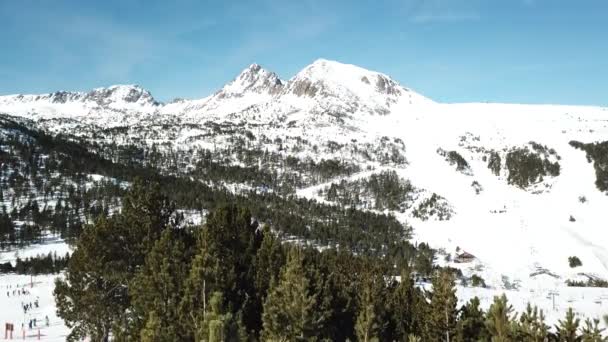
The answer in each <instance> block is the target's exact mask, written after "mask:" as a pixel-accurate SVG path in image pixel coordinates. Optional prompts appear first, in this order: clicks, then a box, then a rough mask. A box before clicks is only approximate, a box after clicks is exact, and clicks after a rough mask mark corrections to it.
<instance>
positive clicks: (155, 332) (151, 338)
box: [140, 311, 165, 342]
mask: <svg viewBox="0 0 608 342" xmlns="http://www.w3.org/2000/svg"><path fill="white" fill-rule="evenodd" d="M162 337H163V328H162V326H161V322H160V319H159V318H158V315H156V312H155V311H150V313H149V315H148V319H147V320H146V323H145V325H144V328H143V329H142V330H141V332H140V339H141V341H142V342H160V341H165V340H163V339H162Z"/></svg>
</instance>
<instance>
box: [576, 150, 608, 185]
mask: <svg viewBox="0 0 608 342" xmlns="http://www.w3.org/2000/svg"><path fill="white" fill-rule="evenodd" d="M570 146H572V147H574V148H577V149H579V150H583V151H585V153H586V154H587V160H588V161H589V162H590V163H591V162H593V168H594V169H595V178H596V179H595V185H596V187H597V188H598V189H599V190H600V191H608V141H603V142H597V143H589V144H585V143H582V142H579V141H574V140H573V141H570Z"/></svg>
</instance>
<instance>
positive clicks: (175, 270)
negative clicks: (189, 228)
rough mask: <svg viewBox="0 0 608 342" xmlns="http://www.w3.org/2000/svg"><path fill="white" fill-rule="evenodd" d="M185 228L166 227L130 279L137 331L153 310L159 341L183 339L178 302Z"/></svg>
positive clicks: (185, 264)
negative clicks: (136, 272) (158, 329)
mask: <svg viewBox="0 0 608 342" xmlns="http://www.w3.org/2000/svg"><path fill="white" fill-rule="evenodd" d="M185 235H186V232H185V231H184V230H170V229H167V230H165V231H164V232H163V233H162V235H161V237H160V239H159V240H158V241H157V242H156V244H155V245H154V247H153V248H152V250H151V251H150V252H149V253H148V255H147V257H146V263H145V265H144V267H143V268H142V269H141V271H140V272H138V274H137V275H136V276H135V278H134V279H133V281H132V282H131V291H130V292H131V294H132V295H131V296H132V302H133V314H132V319H131V321H132V324H133V326H134V327H133V329H134V330H135V332H136V333H138V330H139V328H138V327H139V326H140V325H141V324H142V323H143V320H144V319H146V318H149V317H150V314H151V313H154V319H155V321H158V323H159V324H160V325H161V326H162V327H163V329H162V335H160V336H157V338H158V340H159V341H170V340H173V341H176V340H184V339H185V338H186V336H187V335H186V336H184V332H186V331H185V329H183V328H182V327H180V325H179V322H180V319H179V314H178V306H179V302H180V299H181V298H182V291H183V281H184V279H185V278H186V275H187V270H188V264H189V259H188V257H187V247H186V243H185V242H184V240H185V239H186V237H185Z"/></svg>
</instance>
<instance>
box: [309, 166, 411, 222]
mask: <svg viewBox="0 0 608 342" xmlns="http://www.w3.org/2000/svg"><path fill="white" fill-rule="evenodd" d="M414 191H415V188H414V187H413V186H412V184H411V183H410V182H409V181H408V180H406V179H402V178H400V177H399V175H397V173H396V172H395V171H382V172H380V173H377V174H372V175H371V176H369V177H368V178H364V179H357V180H354V181H346V180H342V181H340V183H337V184H336V183H332V184H331V185H330V186H329V187H327V188H325V189H321V190H320V191H319V195H321V196H323V197H324V198H325V199H326V200H327V201H330V202H337V203H339V204H340V205H343V206H350V207H355V208H357V207H362V208H364V209H376V210H386V209H388V210H391V211H400V212H404V211H405V210H406V209H408V208H409V206H411V203H409V202H411V201H412V193H413V192H414Z"/></svg>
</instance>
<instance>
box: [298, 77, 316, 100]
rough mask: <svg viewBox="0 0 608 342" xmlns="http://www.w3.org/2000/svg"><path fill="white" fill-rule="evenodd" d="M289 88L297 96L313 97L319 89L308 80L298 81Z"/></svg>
mask: <svg viewBox="0 0 608 342" xmlns="http://www.w3.org/2000/svg"><path fill="white" fill-rule="evenodd" d="M291 88H292V92H293V93H294V94H295V95H297V96H309V97H314V96H315V95H316V94H317V93H318V92H319V88H318V87H317V86H315V85H314V84H313V83H312V82H311V81H310V80H309V79H303V80H298V81H296V82H294V83H293V84H292V86H291Z"/></svg>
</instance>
